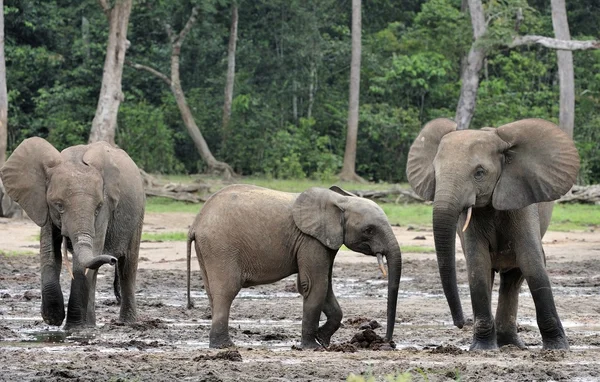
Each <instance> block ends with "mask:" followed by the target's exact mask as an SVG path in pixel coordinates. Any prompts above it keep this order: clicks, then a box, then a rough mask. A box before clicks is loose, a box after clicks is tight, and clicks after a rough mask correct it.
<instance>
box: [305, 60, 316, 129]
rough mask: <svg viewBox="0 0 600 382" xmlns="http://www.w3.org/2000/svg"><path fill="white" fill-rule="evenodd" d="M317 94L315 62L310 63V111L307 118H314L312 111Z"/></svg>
mask: <svg viewBox="0 0 600 382" xmlns="http://www.w3.org/2000/svg"><path fill="white" fill-rule="evenodd" d="M316 92H317V65H316V64H315V62H314V61H312V62H311V63H310V82H309V84H308V109H307V110H306V118H308V119H311V118H312V109H313V105H314V103H315V93H316Z"/></svg>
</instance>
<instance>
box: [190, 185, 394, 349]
mask: <svg viewBox="0 0 600 382" xmlns="http://www.w3.org/2000/svg"><path fill="white" fill-rule="evenodd" d="M194 241H195V249H196V255H197V257H198V262H199V264H200V269H201V272H202V279H203V281H204V286H205V290H206V293H207V295H208V299H209V303H210V307H211V310H212V326H211V329H210V338H209V339H210V347H216V348H220V347H228V346H232V345H233V342H232V341H231V339H230V337H229V330H228V327H229V310H230V308H231V303H232V301H233V299H234V298H235V297H236V296H237V294H238V293H239V291H240V289H241V288H243V287H249V286H253V285H260V284H267V283H273V282H275V281H278V280H281V279H282V278H284V277H287V276H289V275H292V274H295V273H297V274H298V279H297V280H298V281H297V286H298V292H299V293H300V294H302V296H303V297H304V304H303V317H302V343H301V344H302V347H303V348H315V347H319V346H321V345H322V346H329V343H330V339H331V336H332V335H333V334H334V333H335V332H336V331H337V330H338V329H339V327H340V324H341V321H342V310H341V309H340V306H339V304H338V302H337V299H336V298H335V295H334V293H333V289H332V283H331V279H332V268H333V261H334V259H335V256H336V254H337V252H338V250H339V249H340V247H341V246H342V244H345V245H346V246H347V247H348V248H350V249H351V250H353V251H356V252H360V253H364V254H366V255H370V256H377V258H378V262H379V266H380V268H381V269H382V270H384V268H383V259H382V258H383V257H386V258H387V262H388V266H389V270H388V272H387V275H388V300H387V332H386V340H387V341H391V339H392V334H393V332H394V323H395V320H396V302H397V299H398V285H399V282H400V274H401V272H402V258H401V253H400V247H399V245H398V242H397V240H396V237H395V235H394V233H393V232H392V227H391V226H390V224H389V222H388V220H387V217H386V215H385V213H384V212H383V210H382V209H381V208H380V207H379V206H378V205H377V204H376V203H374V202H373V201H370V200H368V199H363V198H359V197H356V196H354V195H352V194H350V193H347V192H345V191H343V190H342V189H340V188H338V187H335V186H334V187H332V188H331V189H322V188H310V189H308V190H306V191H304V192H302V193H300V194H292V193H287V192H279V191H274V190H269V189H266V188H262V187H257V186H251V185H231V186H228V187H225V188H223V189H222V190H221V191H219V192H217V193H215V194H214V195H213V196H211V197H210V199H209V200H208V201H207V202H206V203H205V204H204V206H203V207H202V210H201V211H200V213H198V216H197V217H196V220H195V221H194V223H193V224H192V226H191V227H190V231H189V236H188V243H187V244H188V247H187V269H188V276H187V277H188V279H187V281H188V307H190V308H191V307H192V303H191V300H190V257H191V247H192V242H194ZM384 274H385V273H384ZM321 312H323V313H324V314H325V316H326V317H327V321H326V322H325V323H324V324H323V325H322V326H321V327H319V317H320V316H321Z"/></svg>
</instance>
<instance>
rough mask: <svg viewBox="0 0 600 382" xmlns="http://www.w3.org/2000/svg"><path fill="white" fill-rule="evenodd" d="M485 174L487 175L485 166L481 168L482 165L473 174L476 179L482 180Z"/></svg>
mask: <svg viewBox="0 0 600 382" xmlns="http://www.w3.org/2000/svg"><path fill="white" fill-rule="evenodd" d="M484 176H485V170H484V169H483V168H481V167H479V168H478V169H477V170H476V171H475V174H474V175H473V177H474V178H475V180H481V179H482V178H483V177H484Z"/></svg>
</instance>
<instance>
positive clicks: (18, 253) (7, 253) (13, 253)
mask: <svg viewBox="0 0 600 382" xmlns="http://www.w3.org/2000/svg"><path fill="white" fill-rule="evenodd" d="M33 255H37V252H33V251H28V250H17V251H3V250H0V256H6V257H9V256H33Z"/></svg>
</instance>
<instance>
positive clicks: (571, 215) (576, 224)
mask: <svg viewBox="0 0 600 382" xmlns="http://www.w3.org/2000/svg"><path fill="white" fill-rule="evenodd" d="M598 226H600V206H597V205H590V204H557V205H555V206H554V211H553V212H552V221H551V222H550V227H549V228H548V229H549V230H550V231H589V230H590V229H594V228H597V227H598Z"/></svg>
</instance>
